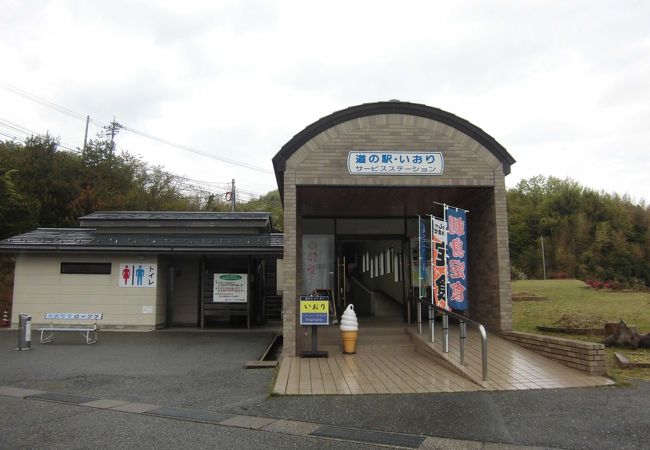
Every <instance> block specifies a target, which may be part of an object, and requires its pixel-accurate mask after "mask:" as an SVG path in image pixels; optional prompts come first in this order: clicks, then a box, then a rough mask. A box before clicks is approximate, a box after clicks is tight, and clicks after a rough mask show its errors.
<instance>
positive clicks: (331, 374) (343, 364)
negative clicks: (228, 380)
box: [273, 322, 613, 395]
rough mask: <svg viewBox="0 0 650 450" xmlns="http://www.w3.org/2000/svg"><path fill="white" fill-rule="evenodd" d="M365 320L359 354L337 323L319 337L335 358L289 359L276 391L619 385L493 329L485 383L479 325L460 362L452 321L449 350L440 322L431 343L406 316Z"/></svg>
mask: <svg viewBox="0 0 650 450" xmlns="http://www.w3.org/2000/svg"><path fill="white" fill-rule="evenodd" d="M364 325H365V326H364V327H362V328H361V332H360V334H359V342H358V345H357V352H356V354H354V355H344V354H342V348H341V344H340V338H339V336H338V333H339V332H338V329H337V328H336V327H328V328H325V329H323V330H322V331H321V332H320V333H319V342H321V343H322V345H321V347H322V349H326V350H327V351H328V352H329V357H328V358H311V359H308V358H300V357H294V356H288V357H285V358H283V360H282V362H281V365H280V370H279V373H278V377H277V379H276V383H275V386H274V389H273V392H274V393H276V394H280V395H322V394H409V393H427V392H430V393H435V392H465V391H483V390H487V391H507V390H526V389H550V388H568V387H589V386H607V385H611V384H613V381H611V380H610V379H608V378H605V377H600V376H590V375H587V374H585V373H582V372H580V371H578V370H575V369H571V368H568V367H566V366H563V365H561V364H559V363H557V362H555V361H551V360H550V359H547V358H544V357H542V356H540V355H538V354H536V353H534V352H532V351H530V350H527V349H524V348H523V347H520V346H518V345H516V344H514V343H512V342H509V341H506V340H505V339H502V338H501V337H499V336H497V335H494V334H489V335H488V379H487V381H485V382H484V381H482V362H481V361H482V360H481V339H480V336H479V333H478V331H477V330H474V329H468V339H466V341H467V342H466V348H465V364H464V365H461V364H460V358H459V355H460V350H459V332H458V327H457V326H453V325H452V326H451V327H450V336H449V347H450V349H449V353H447V354H444V353H443V352H442V347H441V342H442V329H441V327H440V326H438V327H437V328H436V331H435V341H434V344H430V343H428V342H427V340H426V339H427V333H428V330H423V334H418V333H417V331H416V329H415V327H412V328H410V329H407V330H405V328H404V325H403V324H401V323H394V324H387V323H385V322H384V323H380V324H379V325H375V326H373V324H372V322H370V323H367V324H364ZM416 347H417V348H418V351H417V352H416ZM441 362H442V363H444V366H443V365H441ZM450 369H451V370H450Z"/></svg>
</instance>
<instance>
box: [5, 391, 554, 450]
mask: <svg viewBox="0 0 650 450" xmlns="http://www.w3.org/2000/svg"><path fill="white" fill-rule="evenodd" d="M2 396H6V397H15V398H22V399H25V400H33V401H45V402H55V403H62V404H65V405H69V406H77V407H85V408H96V409H103V410H109V411H116V412H122V413H130V414H141V415H147V416H152V417H159V418H164V419H172V420H184V421H190V422H198V423H206V424H212V425H218V426H225V427H235V428H246V429H250V430H257V431H265V432H272V433H282V434H291V435H296V436H303V437H309V438H314V439H333V440H338V441H346V442H359V443H365V444H374V445H380V446H385V447H390V448H413V449H415V448H417V449H448V448H454V449H461V450H462V449H467V450H488V449H489V450H497V449H504V450H507V449H513V450H514V449H522V450H537V449H542V448H548V447H530V446H522V445H516V444H506V443H493V442H484V441H468V440H462V439H450V438H440V437H432V436H422V435H415V434H408V433H394V432H387V431H378V430H366V429H361V428H353V427H339V426H333V425H326V424H321V423H314V422H303V421H299V420H289V419H278V418H275V417H260V416H245V415H237V414H229V413H223V412H217V411H202V410H196V409H187V408H174V407H165V406H160V405H153V404H149V403H138V402H129V401H126V400H111V399H98V398H91V397H83V396H79V395H72V394H65V393H58V392H46V391H40V390H35V389H24V388H16V387H11V386H0V397H2Z"/></svg>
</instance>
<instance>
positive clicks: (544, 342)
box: [502, 331, 605, 375]
mask: <svg viewBox="0 0 650 450" xmlns="http://www.w3.org/2000/svg"><path fill="white" fill-rule="evenodd" d="M502 336H503V338H504V339H507V340H509V341H512V342H515V343H517V344H519V345H521V346H522V347H525V348H527V349H529V350H532V351H534V352H535V353H538V354H540V355H542V356H545V357H547V358H550V359H552V360H554V361H557V362H559V363H560V364H563V365H565V366H568V367H572V368H574V369H578V370H581V371H583V372H586V373H588V374H589V375H604V374H605V346H604V345H603V344H597V343H595V342H584V341H574V340H572V339H565V338H559V337H554V336H542V335H539V334H530V333H522V332H520V331H505V332H503V333H502Z"/></svg>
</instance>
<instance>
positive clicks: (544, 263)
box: [542, 236, 546, 280]
mask: <svg viewBox="0 0 650 450" xmlns="http://www.w3.org/2000/svg"><path fill="white" fill-rule="evenodd" d="M542 268H543V269H544V279H545V280H546V256H545V255H544V236H542Z"/></svg>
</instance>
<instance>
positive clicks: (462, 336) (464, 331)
mask: <svg viewBox="0 0 650 450" xmlns="http://www.w3.org/2000/svg"><path fill="white" fill-rule="evenodd" d="M459 325H460V365H461V366H464V365H465V339H467V323H465V321H464V320H461V321H460V322H459Z"/></svg>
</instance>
